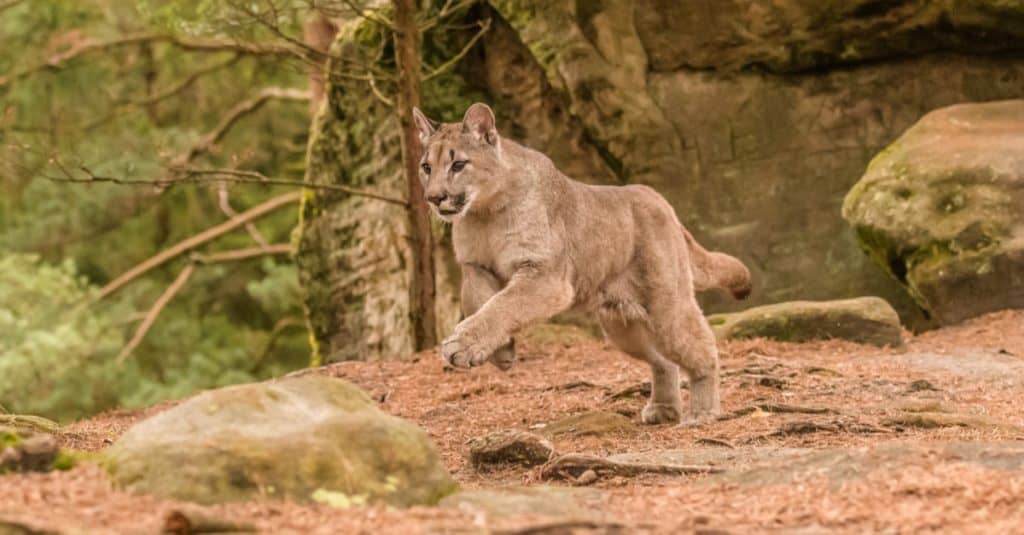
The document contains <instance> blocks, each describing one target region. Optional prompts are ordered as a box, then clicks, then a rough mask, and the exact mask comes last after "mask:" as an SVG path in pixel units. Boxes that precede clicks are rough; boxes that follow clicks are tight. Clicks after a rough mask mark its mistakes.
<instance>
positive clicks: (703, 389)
mask: <svg viewBox="0 0 1024 535" xmlns="http://www.w3.org/2000/svg"><path fill="white" fill-rule="evenodd" d="M656 308H657V307H656ZM651 323H652V334H653V335H654V341H655V345H656V346H657V348H658V351H659V352H660V353H661V354H662V355H664V356H665V358H667V359H668V360H670V361H672V362H674V363H676V364H678V365H679V367H680V368H681V369H682V370H683V371H685V372H686V374H687V375H688V376H689V378H690V414H689V417H688V419H687V420H686V421H685V422H683V423H686V424H699V423H703V422H707V421H709V420H712V419H713V418H714V417H715V416H717V415H718V414H719V412H720V411H721V403H720V401H719V393H718V347H717V346H716V345H715V335H714V333H713V332H712V331H711V326H710V325H708V321H707V319H705V318H704V314H703V313H701V310H700V306H698V305H697V301H696V299H695V298H694V297H693V296H692V295H691V296H689V298H684V299H682V300H680V301H679V302H676V303H673V304H672V305H671V306H669V307H667V308H666V309H662V313H661V314H657V315H652V317H651Z"/></svg>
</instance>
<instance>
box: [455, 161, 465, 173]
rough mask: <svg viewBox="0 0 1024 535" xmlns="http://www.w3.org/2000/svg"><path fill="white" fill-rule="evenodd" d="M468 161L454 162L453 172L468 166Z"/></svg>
mask: <svg viewBox="0 0 1024 535" xmlns="http://www.w3.org/2000/svg"><path fill="white" fill-rule="evenodd" d="M466 163H467V162H466V160H459V161H457V162H454V163H453V164H452V172H453V173H458V172H459V171H462V168H463V167H466Z"/></svg>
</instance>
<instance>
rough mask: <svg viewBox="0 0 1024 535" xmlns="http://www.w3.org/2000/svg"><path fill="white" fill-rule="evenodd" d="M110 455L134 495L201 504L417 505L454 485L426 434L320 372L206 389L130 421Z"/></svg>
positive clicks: (116, 475) (109, 462)
mask: <svg viewBox="0 0 1024 535" xmlns="http://www.w3.org/2000/svg"><path fill="white" fill-rule="evenodd" d="M105 461H106V462H105V464H106V466H107V468H108V470H109V472H110V474H111V476H112V478H113V480H114V481H115V482H116V483H117V484H119V485H121V486H123V487H126V488H127V489H129V490H131V491H135V492H141V493H148V494H156V495H159V496H166V497H172V498H177V499H181V500H190V501H195V502H199V503H220V502H231V501H242V500H247V499H252V498H255V497H257V496H260V497H277V498H282V499H288V500H292V501H298V502H310V501H314V500H315V498H314V495H316V496H323V495H329V496H332V497H334V498H338V497H340V496H345V497H347V499H348V500H349V501H350V502H352V503H367V502H380V503H385V504H388V505H394V506H411V505H417V504H433V503H436V502H437V501H438V500H440V499H441V498H442V497H444V496H445V495H447V494H449V493H451V492H453V491H454V490H455V489H456V484H455V482H454V481H453V480H452V478H451V476H450V475H449V474H448V472H447V470H446V469H445V468H444V465H443V464H442V463H441V459H440V456H439V455H438V453H437V450H436V449H435V448H434V446H433V444H432V443H431V442H430V440H429V439H428V438H427V435H426V433H425V432H424V431H422V430H421V429H419V428H418V427H416V426H415V425H413V424H411V423H409V422H406V421H404V420H402V419H400V418H397V417H394V416H390V415H388V414H385V413H384V412H382V411H380V410H379V409H378V408H377V407H376V406H375V405H374V404H373V403H372V402H371V401H370V398H369V397H368V396H367V395H366V394H365V393H363V392H362V391H361V390H359V389H358V388H357V387H355V386H353V385H352V384H350V383H348V382H346V381H343V380H340V379H333V378H328V377H323V376H317V375H307V376H302V377H295V378H288V379H283V380H280V381H276V382H268V383H256V384H247V385H240V386H234V387H229V388H222V389H219V390H212V391H208V392H205V393H203V394H200V395H198V396H196V397H194V398H192V399H190V400H188V401H186V402H184V403H182V404H180V405H178V406H176V407H174V408H172V409H169V410H167V411H164V412H162V413H159V414H157V415H155V416H153V417H151V418H149V419H147V420H144V421H142V422H140V423H138V424H136V425H135V426H133V427H132V428H131V429H129V430H128V432H127V433H125V434H124V436H122V437H121V439H120V440H118V441H117V442H116V443H115V444H114V445H113V446H112V447H111V448H110V449H109V450H108V452H107V454H106V456H105Z"/></svg>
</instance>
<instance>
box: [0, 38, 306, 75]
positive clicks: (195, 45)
mask: <svg viewBox="0 0 1024 535" xmlns="http://www.w3.org/2000/svg"><path fill="white" fill-rule="evenodd" d="M140 43H170V44H172V45H175V46H177V47H179V48H181V49H183V50H188V51H191V52H237V53H240V54H251V55H261V56H294V57H299V58H302V59H305V55H304V53H303V52H301V51H298V50H296V49H295V48H293V47H291V46H284V45H279V44H255V43H244V42H240V41H224V40H216V39H197V38H186V37H180V36H177V35H168V34H152V33H144V34H134V35H126V36H124V37H119V38H117V39H110V40H107V41H97V40H85V41H82V42H80V43H78V44H76V45H75V46H73V47H71V48H69V49H67V50H65V51H63V52H60V53H57V54H54V55H53V56H50V57H49V58H47V59H46V60H45V61H43V62H42V63H38V64H35V65H31V66H29V67H25V68H23V69H21V70H18V71H15V72H14V73H12V74H9V75H7V76H2V77H0V88H2V87H5V86H7V85H10V84H11V83H12V82H15V81H17V80H20V79H22V78H25V77H27V76H29V75H32V74H35V73H37V72H40V71H45V70H58V69H60V68H62V67H64V65H65V64H66V63H68V62H69V61H71V60H74V59H76V58H78V57H80V56H84V55H86V54H89V53H92V52H98V51H103V50H110V49H113V48H120V47H124V46H129V45H136V44H140Z"/></svg>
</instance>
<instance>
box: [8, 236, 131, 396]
mask: <svg viewBox="0 0 1024 535" xmlns="http://www.w3.org/2000/svg"><path fill="white" fill-rule="evenodd" d="M91 292H92V289H91V288H90V287H89V286H88V284H86V282H85V281H84V280H83V279H82V278H81V277H78V276H77V275H76V274H75V271H74V267H73V265H72V264H71V262H65V263H64V264H63V265H60V266H49V265H46V264H43V263H41V262H40V261H39V258H38V256H35V255H22V254H7V255H4V256H3V257H2V258H0V403H2V404H3V405H4V406H5V407H7V408H8V409H9V410H11V411H13V412H20V413H36V414H45V415H58V414H59V415H77V414H82V413H83V412H87V411H88V410H89V409H90V408H92V407H95V406H97V405H103V404H105V402H106V404H109V400H110V398H112V397H115V396H116V393H115V392H113V391H111V390H110V389H111V388H112V387H113V386H114V385H112V384H111V382H113V383H115V384H116V382H117V376H116V375H115V374H114V373H113V372H115V371H116V370H113V369H112V368H111V367H110V366H109V365H105V364H104V363H108V362H110V361H111V360H112V359H111V357H112V356H113V354H116V351H117V350H118V348H120V347H121V344H122V343H123V340H122V335H121V332H120V329H118V328H117V326H116V325H115V323H114V321H113V320H112V318H111V316H110V315H107V314H96V313H95V312H93V311H90V310H88V309H87V308H86V305H87V303H88V300H89V297H90V294H91Z"/></svg>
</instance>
